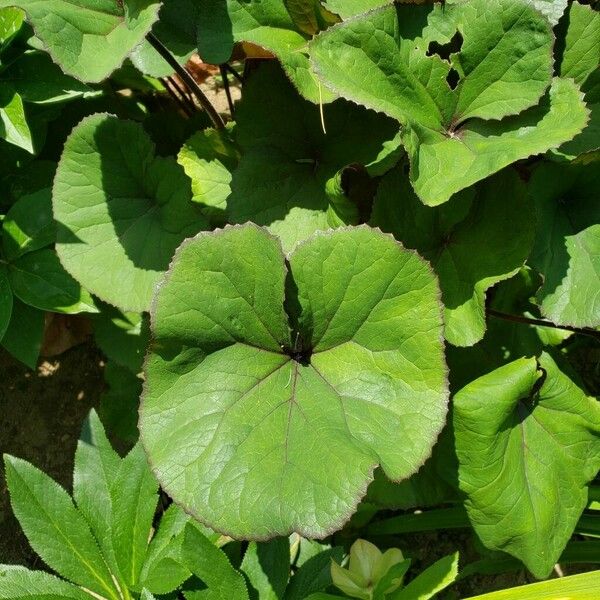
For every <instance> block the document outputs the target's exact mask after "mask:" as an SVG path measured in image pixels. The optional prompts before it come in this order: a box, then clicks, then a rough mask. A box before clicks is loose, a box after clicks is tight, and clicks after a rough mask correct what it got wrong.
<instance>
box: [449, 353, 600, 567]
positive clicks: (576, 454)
mask: <svg viewBox="0 0 600 600" xmlns="http://www.w3.org/2000/svg"><path fill="white" fill-rule="evenodd" d="M540 378H542V379H540ZM538 380H539V381H541V389H539V395H538V392H537V391H536V386H537V387H539V382H538ZM454 431H455V439H456V451H457V455H458V460H459V477H460V487H461V490H462V491H463V492H464V493H465V494H466V495H467V500H466V502H465V506H466V508H467V512H468V514H469V520H470V521H471V524H472V525H473V527H474V528H475V531H476V533H477V535H478V536H479V537H480V538H481V540H482V542H483V543H484V544H485V545H486V547H488V548H490V549H494V550H502V551H503V552H507V553H508V554H511V555H512V556H515V557H516V558H519V559H520V560H521V561H523V562H524V563H525V565H526V566H527V568H528V569H529V570H530V571H531V572H532V573H533V574H534V575H535V576H536V577H539V578H544V577H547V576H548V574H549V573H550V571H551V570H552V567H553V565H554V564H555V563H556V561H557V560H558V558H559V556H560V554H561V552H562V550H563V548H564V547H565V545H566V543H567V542H568V540H569V538H570V537H571V535H572V533H573V530H574V529H575V525H576V523H577V520H578V519H579V517H580V515H581V513H582V511H583V509H584V508H585V506H586V504H587V487H586V486H587V484H588V483H589V482H590V480H592V479H593V478H594V477H595V476H596V474H597V472H598V469H599V468H600V441H599V440H600V435H599V434H600V407H599V406H598V404H597V402H596V400H595V399H593V398H590V397H587V396H586V395H585V394H584V392H583V391H582V390H581V389H579V388H578V387H577V386H576V385H575V384H574V383H573V382H572V381H571V380H570V379H569V378H568V377H567V376H566V375H565V374H564V373H562V372H561V371H560V370H559V368H558V367H557V365H556V363H555V362H554V361H553V360H552V359H551V358H550V356H548V355H547V354H543V355H542V357H541V359H540V362H539V369H538V364H537V362H536V360H535V359H533V358H531V359H527V358H522V359H518V360H516V361H514V362H512V363H510V364H508V365H506V366H503V367H500V368H499V369H496V370H495V371H493V372H492V373H489V374H487V375H484V376H483V377H480V378H479V379H476V380H475V381H473V382H472V383H470V384H468V385H467V386H465V387H464V388H463V389H462V390H461V391H460V392H459V393H458V394H457V395H456V396H455V399H454Z"/></svg>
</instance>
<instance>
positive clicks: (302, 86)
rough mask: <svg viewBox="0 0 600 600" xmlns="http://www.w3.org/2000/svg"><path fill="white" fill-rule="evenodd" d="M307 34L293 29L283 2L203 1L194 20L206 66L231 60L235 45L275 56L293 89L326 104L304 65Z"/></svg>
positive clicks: (321, 89) (328, 97) (326, 97)
mask: <svg viewBox="0 0 600 600" xmlns="http://www.w3.org/2000/svg"><path fill="white" fill-rule="evenodd" d="M308 38H309V35H308V34H305V33H303V32H302V30H301V29H300V28H299V27H298V26H297V25H296V23H295V22H294V19H293V18H292V16H291V15H290V13H289V12H288V10H287V9H286V5H285V2H284V1H283V0H224V1H223V0H204V2H203V3H202V6H201V9H200V16H199V19H198V52H199V54H200V56H201V57H202V59H203V60H204V61H206V62H208V63H212V64H220V63H224V62H227V61H228V60H229V58H230V57H231V54H232V51H233V46H234V44H235V43H236V42H242V41H244V42H251V43H252V44H255V45H256V46H259V47H260V48H264V49H265V50H268V51H270V52H272V53H273V54H275V55H276V56H277V58H278V59H279V60H280V61H281V64H282V66H283V68H284V70H285V72H286V75H287V76H288V77H289V78H290V79H291V81H292V82H293V84H294V87H296V89H298V91H299V92H300V93H301V94H302V95H303V96H304V97H305V98H307V99H308V100H310V101H311V102H330V101H331V100H333V99H334V95H333V94H332V93H331V92H330V91H328V90H327V89H326V88H324V87H322V86H321V85H320V84H319V82H318V80H317V78H316V76H315V75H314V73H313V72H312V69H311V66H310V63H309V61H308V48H307V40H308Z"/></svg>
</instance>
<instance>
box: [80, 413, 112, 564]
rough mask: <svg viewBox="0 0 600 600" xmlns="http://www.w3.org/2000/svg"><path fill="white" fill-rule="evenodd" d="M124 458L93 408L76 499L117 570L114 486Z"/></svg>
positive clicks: (82, 441)
mask: <svg viewBox="0 0 600 600" xmlns="http://www.w3.org/2000/svg"><path fill="white" fill-rule="evenodd" d="M120 461H121V459H120V458H119V455H118V454H117V453H116V452H115V451H114V450H113V449H112V447H111V445H110V442H109V441H108V439H107V437H106V433H105V432H104V427H103V425H102V423H101V422H100V419H99V418H98V415H97V414H96V412H95V411H93V410H92V411H91V412H90V414H89V415H88V418H87V419H86V421H85V423H84V426H83V431H82V433H81V436H80V439H79V442H78V443H77V450H76V452H75V468H74V471H73V499H74V500H75V504H76V505H77V508H78V510H79V511H80V512H81V514H83V516H84V517H85V519H86V521H87V522H88V523H89V525H90V528H91V530H92V532H93V534H94V536H95V537H96V539H97V540H98V544H99V545H100V548H101V549H102V552H103V554H104V556H105V557H106V559H107V562H108V563H109V564H110V566H111V568H112V569H114V570H115V572H116V571H117V570H118V569H117V563H116V560H115V556H114V550H113V545H112V539H111V531H112V521H113V519H112V513H113V507H112V499H111V496H110V490H111V487H112V486H113V484H114V481H115V477H116V474H117V471H118V469H119V463H120Z"/></svg>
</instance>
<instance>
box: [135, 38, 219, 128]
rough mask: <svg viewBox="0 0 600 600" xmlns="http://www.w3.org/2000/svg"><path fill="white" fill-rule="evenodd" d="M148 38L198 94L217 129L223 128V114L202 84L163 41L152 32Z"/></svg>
mask: <svg viewBox="0 0 600 600" xmlns="http://www.w3.org/2000/svg"><path fill="white" fill-rule="evenodd" d="M146 39H147V40H148V41H149V42H150V44H151V45H152V46H153V48H154V49H155V50H156V51H157V52H158V53H159V54H160V55H161V56H162V57H163V58H164V59H165V60H166V61H167V63H168V64H169V65H170V66H171V67H172V68H173V70H174V71H175V72H176V73H177V75H179V77H180V79H181V80H182V81H183V82H184V83H185V84H186V85H187V86H188V88H189V89H190V90H191V91H192V93H193V94H194V96H196V98H197V100H198V102H199V103H200V106H202V108H203V109H204V110H205V111H206V114H207V115H208V116H209V118H210V120H211V121H212V122H213V125H214V126H215V128H216V129H223V128H224V127H225V123H224V122H223V119H222V118H221V115H219V113H218V112H217V110H216V109H215V107H214V106H213V105H212V104H211V103H210V100H209V99H208V98H207V97H206V95H205V94H204V92H203V91H202V90H201V89H200V86H199V85H198V84H197V83H196V80H195V79H194V78H193V77H192V75H191V73H190V72H189V71H188V70H187V69H186V68H185V67H184V66H182V65H180V64H179V63H178V62H177V59H176V58H175V57H174V56H173V55H172V54H171V53H170V52H169V50H168V49H167V48H166V47H165V46H164V45H163V43H162V42H161V41H160V40H159V39H158V38H157V37H156V36H155V35H154V34H153V33H152V32H150V33H149V34H148V35H147V36H146Z"/></svg>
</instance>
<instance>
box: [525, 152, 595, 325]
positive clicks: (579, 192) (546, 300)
mask: <svg viewBox="0 0 600 600" xmlns="http://www.w3.org/2000/svg"><path fill="white" fill-rule="evenodd" d="M599 185H600V171H599V169H598V167H597V165H594V164H591V165H589V166H569V165H555V164H552V165H550V164H542V165H540V166H539V167H538V169H536V171H535V173H534V175H533V177H532V179H531V182H530V187H529V190H530V195H531V199H532V200H533V202H534V203H535V206H536V209H537V215H538V228H537V234H536V240H535V245H534V248H533V251H532V253H531V257H530V259H529V264H530V265H531V266H532V267H533V268H534V269H537V270H538V271H539V272H540V273H541V274H542V276H543V277H544V282H543V285H542V287H541V288H540V290H539V292H538V294H537V297H538V300H539V302H540V308H541V311H542V314H543V315H544V316H545V317H547V318H549V319H550V320H551V321H554V322H555V323H560V324H562V325H574V326H577V327H585V326H590V327H596V326H598V325H600V297H599V296H598V288H599V286H600V224H599V222H600V206H599V205H598V194H597V190H598V186H599Z"/></svg>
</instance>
